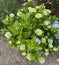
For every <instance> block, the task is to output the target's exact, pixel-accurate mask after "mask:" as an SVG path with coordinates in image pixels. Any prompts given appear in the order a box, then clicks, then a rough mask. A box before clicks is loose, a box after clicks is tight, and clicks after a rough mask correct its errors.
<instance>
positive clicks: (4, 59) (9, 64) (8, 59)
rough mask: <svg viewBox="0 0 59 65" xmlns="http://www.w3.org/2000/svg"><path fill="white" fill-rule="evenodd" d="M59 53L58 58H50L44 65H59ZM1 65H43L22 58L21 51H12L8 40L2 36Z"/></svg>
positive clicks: (0, 42)
mask: <svg viewBox="0 0 59 65" xmlns="http://www.w3.org/2000/svg"><path fill="white" fill-rule="evenodd" d="M57 58H59V53H57V55H56V56H49V57H48V58H47V59H46V63H45V64H43V65H59V62H57V61H56V60H57ZM0 65H41V64H40V63H34V62H29V61H28V60H26V59H24V58H23V57H22V56H21V53H20V52H19V50H16V49H11V48H10V47H9V46H8V43H7V41H6V39H5V38H4V37H3V36H1V35H0Z"/></svg>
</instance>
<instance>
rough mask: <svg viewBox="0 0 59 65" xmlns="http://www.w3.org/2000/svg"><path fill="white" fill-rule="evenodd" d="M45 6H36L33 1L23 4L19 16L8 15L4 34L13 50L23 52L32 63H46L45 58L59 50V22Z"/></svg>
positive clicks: (29, 0)
mask: <svg viewBox="0 0 59 65" xmlns="http://www.w3.org/2000/svg"><path fill="white" fill-rule="evenodd" d="M57 20H58V18H57V17H56V16H51V11H50V10H49V9H46V8H45V6H44V4H41V5H40V6H36V5H34V4H33V2H32V1H31V0H28V2H26V3H24V4H23V7H22V8H21V9H20V10H18V12H17V14H16V15H14V14H13V13H11V14H10V15H9V16H8V15H7V16H6V18H5V19H4V20H2V23H3V24H4V25H5V27H4V28H3V29H1V31H2V33H3V34H5V37H6V38H7V39H8V41H9V45H10V47H12V48H17V49H20V50H21V53H22V55H23V56H24V57H25V58H27V59H28V60H30V61H32V60H33V61H36V62H37V61H39V62H40V63H44V61H45V59H44V58H45V57H47V56H48V55H49V54H50V53H51V54H54V53H55V52H56V51H58V50H59V30H58V29H59V22H58V21H57Z"/></svg>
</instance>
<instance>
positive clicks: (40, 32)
mask: <svg viewBox="0 0 59 65" xmlns="http://www.w3.org/2000/svg"><path fill="white" fill-rule="evenodd" d="M34 32H35V33H36V35H38V36H39V35H42V33H43V32H42V30H41V29H36V30H35V31H34Z"/></svg>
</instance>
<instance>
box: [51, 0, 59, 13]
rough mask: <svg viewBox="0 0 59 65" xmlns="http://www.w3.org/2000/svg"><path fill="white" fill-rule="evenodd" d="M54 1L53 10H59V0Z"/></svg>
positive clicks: (52, 0) (52, 1)
mask: <svg viewBox="0 0 59 65" xmlns="http://www.w3.org/2000/svg"><path fill="white" fill-rule="evenodd" d="M51 3H52V6H51V8H52V12H55V11H56V12H59V0H51Z"/></svg>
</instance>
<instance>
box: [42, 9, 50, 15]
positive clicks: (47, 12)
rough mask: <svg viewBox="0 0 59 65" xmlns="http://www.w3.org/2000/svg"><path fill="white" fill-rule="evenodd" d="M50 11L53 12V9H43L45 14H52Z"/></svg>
mask: <svg viewBox="0 0 59 65" xmlns="http://www.w3.org/2000/svg"><path fill="white" fill-rule="evenodd" d="M50 13H51V11H50V10H48V9H44V10H43V14H44V15H48V14H50Z"/></svg>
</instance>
